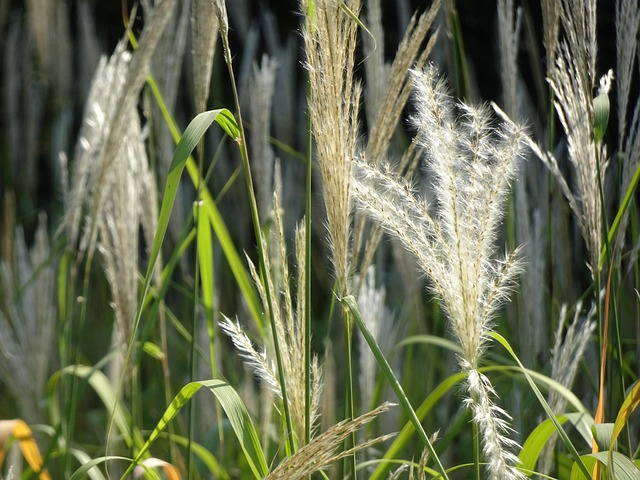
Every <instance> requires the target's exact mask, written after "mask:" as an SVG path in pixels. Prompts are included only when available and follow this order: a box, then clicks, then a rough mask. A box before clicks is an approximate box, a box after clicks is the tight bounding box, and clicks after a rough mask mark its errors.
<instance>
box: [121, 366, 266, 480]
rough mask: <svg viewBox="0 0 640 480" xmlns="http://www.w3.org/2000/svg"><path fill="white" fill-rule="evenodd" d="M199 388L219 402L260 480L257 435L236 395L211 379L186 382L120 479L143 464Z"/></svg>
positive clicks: (262, 460)
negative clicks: (207, 391) (171, 422)
mask: <svg viewBox="0 0 640 480" xmlns="http://www.w3.org/2000/svg"><path fill="white" fill-rule="evenodd" d="M202 387H206V388H208V389H209V390H210V391H211V392H212V393H213V394H214V395H215V396H216V398H217V399H218V401H219V402H220V404H221V405H222V408H223V410H224V411H225V413H226V414H227V418H228V419H229V422H230V423H231V426H232V428H233V431H234V432H235V434H236V438H237V439H238V443H239V444H240V447H241V448H242V451H243V452H244V455H245V458H246V460H247V463H248V465H249V467H250V468H251V471H252V472H253V474H254V476H255V478H256V479H261V478H263V477H264V476H265V475H267V473H268V467H267V462H266V460H265V457H264V453H263V452H262V448H261V447H260V442H259V440H258V434H257V432H256V430H255V427H254V426H253V423H252V421H251V418H250V416H249V412H248V411H247V408H246V407H245V405H244V403H243V402H242V400H241V399H240V396H239V395H238V393H237V392H236V391H235V390H234V389H233V388H232V387H231V386H230V385H229V384H228V383H226V382H223V381H222V380H218V379H213V380H205V381H199V382H192V383H188V384H187V385H185V386H184V387H182V389H181V390H180V392H178V394H177V395H176V397H175V398H174V399H173V401H172V402H171V404H170V405H169V406H168V407H167V409H166V410H165V412H164V414H163V415H162V418H161V419H160V421H159V422H158V424H157V425H156V427H155V428H154V430H153V432H151V435H150V436H149V439H148V440H147V441H146V443H145V444H144V445H143V446H142V448H141V449H140V451H139V453H138V455H137V456H136V458H135V459H134V460H133V462H132V464H131V465H130V466H129V468H128V469H127V471H126V472H125V474H124V475H123V476H122V479H124V478H126V477H127V475H128V474H129V473H131V471H132V470H133V469H134V467H135V466H136V465H137V464H139V463H140V461H142V459H143V458H144V455H145V454H146V452H147V451H148V450H149V448H151V446H152V445H153V443H154V442H155V441H156V440H157V439H158V437H159V436H160V434H161V433H162V432H163V430H164V429H165V427H166V426H167V424H168V423H169V422H170V421H171V420H173V418H174V417H175V416H176V415H177V414H178V413H179V412H180V410H181V409H182V408H183V407H184V406H185V405H186V404H187V402H188V401H189V400H190V399H191V398H192V397H193V396H194V395H195V393H196V392H197V391H198V390H200V389H201V388H202Z"/></svg>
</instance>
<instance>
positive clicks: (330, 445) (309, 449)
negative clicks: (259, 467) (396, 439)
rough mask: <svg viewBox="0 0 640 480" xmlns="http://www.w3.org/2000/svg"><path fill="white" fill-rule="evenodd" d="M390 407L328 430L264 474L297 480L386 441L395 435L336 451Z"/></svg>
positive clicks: (269, 479) (274, 478)
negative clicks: (353, 434)
mask: <svg viewBox="0 0 640 480" xmlns="http://www.w3.org/2000/svg"><path fill="white" fill-rule="evenodd" d="M391 406H392V404H390V403H383V404H382V405H380V406H379V407H378V408H376V409H375V410H372V411H370V412H368V413H365V414H364V415H361V416H359V417H357V418H354V419H352V420H343V421H342V422H340V423H337V424H336V425H334V426H333V427H331V428H330V429H329V430H327V431H326V432H324V433H322V434H320V435H318V436H317V437H316V438H314V439H313V440H312V441H311V442H310V443H308V444H307V445H305V446H304V447H302V448H301V449H300V450H298V451H297V452H296V453H295V454H293V455H292V456H290V457H287V458H286V459H285V460H284V461H283V462H282V463H281V464H280V465H278V467H277V468H276V469H275V470H273V471H272V472H271V473H269V475H267V476H266V477H265V480H281V479H282V480H284V479H286V480H298V479H301V478H304V477H307V476H308V475H311V474H312V473H314V472H317V471H319V470H322V469H323V468H325V467H328V466H329V465H331V464H332V463H334V462H337V461H338V460H340V459H341V458H345V457H347V456H349V455H353V454H354V453H355V452H358V451H360V450H363V449H365V448H368V447H370V446H372V445H375V444H376V443H380V442H383V441H385V440H387V439H388V438H390V437H392V436H393V435H384V436H382V437H378V438H375V439H373V440H369V441H367V442H364V443H360V444H358V445H357V446H355V447H354V448H351V449H349V450H346V451H342V452H340V453H335V451H336V449H337V448H338V447H339V446H340V445H341V444H342V442H344V440H345V439H346V438H347V437H349V436H350V435H351V434H352V433H354V432H356V431H357V430H359V429H360V428H361V427H362V426H364V425H365V424H367V423H369V422H370V421H371V420H373V419H374V418H376V417H377V416H378V415H380V414H381V413H383V412H386V411H387V410H389V408H390V407H391Z"/></svg>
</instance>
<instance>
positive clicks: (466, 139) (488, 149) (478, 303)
mask: <svg viewBox="0 0 640 480" xmlns="http://www.w3.org/2000/svg"><path fill="white" fill-rule="evenodd" d="M413 77H414V88H415V92H416V93H415V100H416V105H417V112H416V114H415V116H414V118H413V123H414V125H415V126H416V127H417V129H418V135H417V138H416V142H417V143H418V145H419V146H420V147H421V148H422V149H423V151H424V153H425V154H426V157H427V158H426V166H427V169H428V171H429V173H430V174H431V175H432V177H433V188H434V191H435V194H436V195H435V196H436V198H437V200H436V204H435V206H434V208H431V206H430V205H427V204H426V203H425V202H424V201H423V200H422V199H420V198H419V197H417V196H416V195H415V194H414V193H413V187H412V185H411V184H410V183H409V182H407V181H405V180H403V179H401V178H397V177H394V176H393V175H391V174H389V173H388V172H387V171H385V170H384V169H383V170H378V169H375V168H371V167H370V166H368V165H367V164H366V163H365V162H362V161H361V162H359V163H358V164H357V168H356V169H355V170H354V179H353V182H354V183H353V191H354V197H355V200H356V205H357V207H358V208H359V209H360V210H362V211H363V212H365V213H366V214H367V215H368V216H369V217H370V218H372V219H373V220H374V221H376V222H378V223H380V224H381V225H382V226H383V228H384V229H385V230H386V231H387V232H388V233H389V234H390V235H392V236H393V237H394V238H396V239H398V240H399V241H400V242H402V244H403V245H404V246H405V248H407V249H408V250H409V251H410V252H411V253H413V254H414V255H415V256H416V258H417V261H418V266H419V268H420V270H421V271H422V272H423V273H424V274H425V275H427V277H428V278H429V280H430V282H431V283H430V285H431V289H432V290H433V292H434V293H435V294H436V295H437V296H438V297H439V298H440V300H441V303H442V306H443V308H444V309H445V310H446V312H447V314H448V317H449V320H450V324H451V327H452V330H453V333H454V334H455V336H456V337H457V339H458V342H459V343H460V346H461V347H462V351H463V353H462V355H461V356H460V357H459V364H460V367H461V369H462V371H463V372H465V373H466V374H467V382H466V391H467V398H466V399H465V404H466V405H467V406H468V407H469V408H470V409H471V410H472V412H473V417H474V421H475V422H476V424H477V425H478V427H479V430H480V432H481V435H482V437H483V449H484V454H485V457H486V461H487V463H488V467H487V470H488V475H489V478H496V479H510V478H521V474H520V473H519V472H518V471H517V469H516V468H515V467H514V465H515V464H516V463H517V458H516V457H515V455H514V454H513V453H512V452H511V449H513V448H514V447H516V446H517V444H516V443H515V442H514V441H513V440H511V439H510V438H508V437H507V435H506V433H507V432H508V431H509V427H508V423H507V421H508V419H509V416H508V415H507V414H506V412H505V411H504V410H502V409H501V408H499V407H498V406H497V405H495V404H494V403H493V400H492V397H494V396H495V392H494V390H493V387H492V386H491V383H490V381H489V379H488V378H487V377H486V376H485V375H483V374H482V373H480V372H479V370H478V367H479V366H480V359H481V357H482V353H483V351H484V349H485V348H486V345H487V338H488V333H489V332H490V331H491V329H492V321H493V318H494V317H495V314H496V311H497V309H498V307H499V306H500V305H501V304H502V303H503V302H504V301H505V300H506V299H507V298H508V296H509V293H510V290H511V288H512V284H513V281H514V279H515V277H516V275H517V274H518V273H519V272H520V268H521V267H520V263H519V262H518V260H517V257H518V252H517V251H515V252H511V253H509V254H507V255H506V256H505V257H503V258H500V259H498V258H495V254H496V252H495V247H494V242H495V236H496V233H497V228H498V226H499V225H500V221H501V219H502V217H503V211H504V202H505V199H506V195H507V192H508V188H509V183H510V182H511V181H512V180H513V179H514V178H515V174H516V171H517V165H518V161H519V158H520V156H521V154H522V149H523V141H522V132H521V130H520V129H518V128H517V127H515V125H514V124H507V123H505V124H502V125H501V126H500V128H496V127H494V126H492V125H491V120H490V118H489V113H488V109H487V107H485V106H480V107H473V106H468V105H465V104H457V105H456V104H454V102H453V100H452V99H451V97H450V96H449V94H448V91H447V88H446V87H445V85H444V82H443V81H442V80H441V79H439V78H438V75H437V72H436V70H435V68H434V67H429V68H428V69H426V70H425V71H422V72H420V71H414V72H413Z"/></svg>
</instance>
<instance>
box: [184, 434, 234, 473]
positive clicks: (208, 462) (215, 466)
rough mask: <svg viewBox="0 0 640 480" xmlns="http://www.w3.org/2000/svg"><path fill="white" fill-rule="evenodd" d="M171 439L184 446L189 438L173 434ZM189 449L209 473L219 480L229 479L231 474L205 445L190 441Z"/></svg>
mask: <svg viewBox="0 0 640 480" xmlns="http://www.w3.org/2000/svg"><path fill="white" fill-rule="evenodd" d="M173 441H174V442H176V443H177V444H179V445H182V446H183V447H186V446H187V445H188V443H189V440H188V439H187V438H185V437H181V436H179V435H174V436H173ZM191 449H192V450H193V453H194V454H195V455H196V456H197V457H198V458H199V459H200V460H201V461H202V463H203V464H204V466H205V467H206V468H207V469H208V470H209V472H210V473H211V474H213V475H214V476H215V478H218V479H220V480H230V479H231V476H230V475H229V473H228V472H227V471H226V470H225V469H224V468H223V467H222V465H220V462H218V459H217V458H216V457H215V455H213V453H211V452H210V451H209V450H208V449H207V448H206V447H204V446H203V445H200V444H199V443H197V442H192V444H191Z"/></svg>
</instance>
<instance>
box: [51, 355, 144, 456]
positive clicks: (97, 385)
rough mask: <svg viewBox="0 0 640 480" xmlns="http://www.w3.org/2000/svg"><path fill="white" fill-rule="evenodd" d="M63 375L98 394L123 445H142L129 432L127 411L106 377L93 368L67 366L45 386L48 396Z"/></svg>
mask: <svg viewBox="0 0 640 480" xmlns="http://www.w3.org/2000/svg"><path fill="white" fill-rule="evenodd" d="M65 375H73V376H76V377H78V378H80V379H82V380H85V381H86V382H87V383H88V384H89V385H90V386H91V388H93V390H94V391H95V392H96V393H97V394H98V396H99V397H100V400H102V403H103V404H104V406H105V408H106V409H107V411H108V412H112V417H113V422H114V423H115V425H116V426H117V427H118V431H119V432H120V434H121V435H122V438H123V439H124V441H125V443H126V444H127V445H128V446H129V447H131V446H132V445H133V443H134V442H133V440H134V439H135V441H136V442H135V443H136V444H137V445H142V437H141V436H140V434H139V433H138V432H135V434H132V432H131V427H130V425H131V415H130V413H129V412H128V411H127V409H126V408H125V407H124V406H123V405H122V404H121V403H120V402H119V401H118V399H117V398H116V392H115V391H114V390H113V387H112V386H111V383H110V382H109V379H108V378H107V376H106V375H105V374H104V373H102V372H101V371H100V370H98V369H97V368H96V367H95V366H91V367H90V366H87V365H68V366H66V367H64V368H63V369H61V370H58V371H57V372H56V373H54V374H53V375H52V376H51V378H50V379H49V383H48V384H47V393H48V396H52V395H54V394H55V387H56V385H57V383H58V381H59V380H60V379H61V378H62V377H63V376H65Z"/></svg>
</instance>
